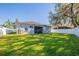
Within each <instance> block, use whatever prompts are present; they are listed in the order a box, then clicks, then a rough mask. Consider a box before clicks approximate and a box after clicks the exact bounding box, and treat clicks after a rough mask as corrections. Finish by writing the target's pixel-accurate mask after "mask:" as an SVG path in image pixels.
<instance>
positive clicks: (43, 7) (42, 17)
mask: <svg viewBox="0 0 79 59" xmlns="http://www.w3.org/2000/svg"><path fill="white" fill-rule="evenodd" d="M54 6H55V4H46V3H45V4H41V3H39V4H38V3H37V4H33V3H25V4H24V3H23V4H22V3H19V4H18V3H15V4H12V3H9V4H8V3H4V4H3V3H2V4H1V3H0V24H3V23H4V22H5V21H6V20H8V19H10V21H15V19H16V18H17V19H18V20H19V21H36V22H39V23H43V24H49V20H48V12H49V11H51V10H52V11H54Z"/></svg>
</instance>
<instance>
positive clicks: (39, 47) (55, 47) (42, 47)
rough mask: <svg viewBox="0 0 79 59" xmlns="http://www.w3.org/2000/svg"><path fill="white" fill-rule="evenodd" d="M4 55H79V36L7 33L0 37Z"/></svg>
mask: <svg viewBox="0 0 79 59" xmlns="http://www.w3.org/2000/svg"><path fill="white" fill-rule="evenodd" d="M0 55H2V56H53V55H54V56H64V55H66V56H74V55H79V37H77V36H75V35H69V34H58V33H54V34H35V35H29V34H26V35H16V34H13V35H6V36H3V37H0Z"/></svg>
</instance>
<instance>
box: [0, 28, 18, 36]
mask: <svg viewBox="0 0 79 59" xmlns="http://www.w3.org/2000/svg"><path fill="white" fill-rule="evenodd" d="M14 32H16V30H15V29H10V28H5V27H0V35H6V34H10V33H14Z"/></svg>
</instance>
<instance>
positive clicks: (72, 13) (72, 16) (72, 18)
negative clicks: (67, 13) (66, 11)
mask: <svg viewBox="0 0 79 59" xmlns="http://www.w3.org/2000/svg"><path fill="white" fill-rule="evenodd" d="M74 20H75V19H74V12H73V3H71V21H72V23H73V26H74V27H77V25H76V24H75V21H74Z"/></svg>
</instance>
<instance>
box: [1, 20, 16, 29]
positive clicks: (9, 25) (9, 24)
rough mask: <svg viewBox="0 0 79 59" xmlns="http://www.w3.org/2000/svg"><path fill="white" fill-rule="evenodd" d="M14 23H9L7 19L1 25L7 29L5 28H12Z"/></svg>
mask: <svg viewBox="0 0 79 59" xmlns="http://www.w3.org/2000/svg"><path fill="white" fill-rule="evenodd" d="M14 24H15V23H14V22H11V21H10V20H9V19H8V20H7V21H6V22H5V23H4V24H2V26H3V27H7V28H14Z"/></svg>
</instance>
